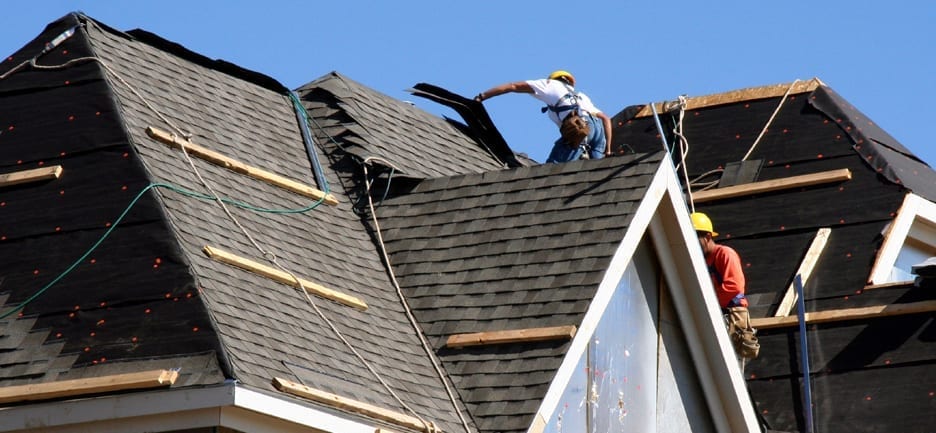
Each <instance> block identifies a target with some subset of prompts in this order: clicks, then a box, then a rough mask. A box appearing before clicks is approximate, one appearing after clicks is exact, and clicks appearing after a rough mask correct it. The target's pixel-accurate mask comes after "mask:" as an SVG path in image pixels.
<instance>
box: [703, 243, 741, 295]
mask: <svg viewBox="0 0 936 433" xmlns="http://www.w3.org/2000/svg"><path fill="white" fill-rule="evenodd" d="M705 264H706V265H707V266H708V271H709V275H710V276H711V277H712V285H713V286H715V295H717V296H718V304H719V305H720V306H721V307H722V308H726V307H727V306H728V303H729V302H731V300H732V299H733V298H734V297H735V296H737V295H738V294H739V293H740V294H743V293H744V287H745V286H744V284H745V283H744V271H742V270H741V257H740V256H738V253H737V252H736V251H735V250H733V249H732V248H731V247H727V246H724V245H717V244H716V245H715V250H714V251H712V252H711V253H709V254H707V255H706V256H705ZM741 305H743V306H747V300H746V299H743V300H742V301H741Z"/></svg>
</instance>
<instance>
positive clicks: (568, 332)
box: [445, 325, 576, 347]
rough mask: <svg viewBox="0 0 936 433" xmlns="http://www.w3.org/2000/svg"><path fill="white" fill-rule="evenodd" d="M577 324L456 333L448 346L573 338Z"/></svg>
mask: <svg viewBox="0 0 936 433" xmlns="http://www.w3.org/2000/svg"><path fill="white" fill-rule="evenodd" d="M575 330H576V328H575V325H568V326H553V327H548V328H529V329H513V330H508V331H491V332H475V333H471V334H455V335H451V336H449V338H448V341H447V342H446V343H445V346H446V347H466V346H481V345H488V344H507V343H526V342H531V341H546V340H561V339H565V340H568V339H571V338H572V337H574V336H575Z"/></svg>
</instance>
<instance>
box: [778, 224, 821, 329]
mask: <svg viewBox="0 0 936 433" xmlns="http://www.w3.org/2000/svg"><path fill="white" fill-rule="evenodd" d="M831 232H832V229H830V228H828V227H823V228H821V229H819V231H818V232H816V237H814V238H813V241H812V243H811V244H810V245H809V249H808V250H807V251H806V256H805V257H803V261H802V262H800V265H799V269H797V270H796V273H794V274H793V276H794V277H795V276H796V275H799V276H800V279H801V280H802V282H803V287H806V281H808V280H809V276H810V275H812V271H813V269H814V268H815V267H816V262H817V261H819V256H820V255H822V250H823V249H825V246H826V242H827V241H828V240H829V233H831ZM796 298H797V296H796V289H795V288H794V285H793V284H792V283H791V284H790V287H787V291H786V293H785V294H784V295H783V300H781V301H780V305H779V306H778V307H777V312H776V313H774V316H775V317H784V316H789V315H790V311H791V310H793V305H794V303H795V302H796Z"/></svg>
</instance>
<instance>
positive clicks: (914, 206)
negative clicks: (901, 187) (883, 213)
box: [868, 193, 936, 285]
mask: <svg viewBox="0 0 936 433" xmlns="http://www.w3.org/2000/svg"><path fill="white" fill-rule="evenodd" d="M915 223H922V224H926V225H929V226H933V227H936V204H934V203H933V202H931V201H929V200H926V199H925V198H923V197H920V196H918V195H916V194H913V193H907V196H906V197H905V198H904V202H903V204H902V205H901V206H900V210H899V211H898V212H897V217H895V218H894V220H893V221H891V223H890V226H889V227H888V228H887V233H886V234H885V235H884V242H883V243H882V244H881V249H880V250H879V251H878V256H877V258H876V259H875V260H874V266H873V267H872V268H871V274H870V275H869V276H868V284H872V285H876V284H884V283H887V282H888V279H889V278H890V273H891V269H892V268H893V267H894V264H895V263H896V262H897V256H898V255H899V254H900V250H901V248H903V246H904V243H906V241H907V237H911V238H915V239H916V238H917V237H915V236H913V233H912V229H913V228H914V225H915ZM920 237H924V236H920ZM919 240H920V241H922V242H925V243H927V244H929V245H930V246H932V247H934V248H936V243H930V242H933V241H934V240H933V239H919Z"/></svg>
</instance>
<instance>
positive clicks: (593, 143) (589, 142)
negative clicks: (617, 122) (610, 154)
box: [546, 114, 605, 163]
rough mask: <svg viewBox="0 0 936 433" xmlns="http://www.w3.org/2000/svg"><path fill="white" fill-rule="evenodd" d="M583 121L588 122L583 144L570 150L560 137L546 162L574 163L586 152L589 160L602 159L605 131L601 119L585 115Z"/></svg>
mask: <svg viewBox="0 0 936 433" xmlns="http://www.w3.org/2000/svg"><path fill="white" fill-rule="evenodd" d="M585 121H587V122H588V137H585V143H584V144H582V145H581V146H578V147H575V148H572V147H569V146H568V145H566V144H565V142H564V141H562V138H561V137H560V138H559V139H558V140H556V142H555V143H554V144H553V148H552V151H551V152H549V157H548V158H546V162H547V163H550V162H569V161H575V160H576V159H579V157H580V156H582V153H583V152H585V151H586V150H587V151H588V157H589V158H591V159H601V158H604V152H605V130H604V123H602V122H601V119H599V118H597V117H595V116H592V115H590V114H589V115H587V116H585Z"/></svg>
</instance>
